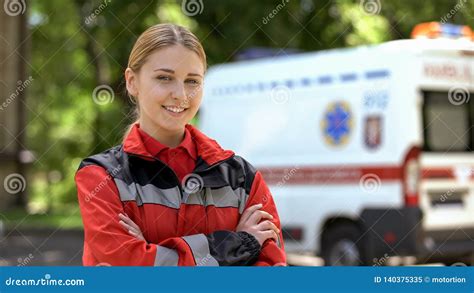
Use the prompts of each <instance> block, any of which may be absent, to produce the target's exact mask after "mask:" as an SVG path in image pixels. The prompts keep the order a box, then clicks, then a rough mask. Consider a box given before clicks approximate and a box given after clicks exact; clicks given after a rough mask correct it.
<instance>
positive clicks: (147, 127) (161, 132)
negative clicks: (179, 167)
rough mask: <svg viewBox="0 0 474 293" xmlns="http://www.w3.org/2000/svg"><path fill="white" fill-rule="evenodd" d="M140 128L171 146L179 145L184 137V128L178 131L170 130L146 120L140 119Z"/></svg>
mask: <svg viewBox="0 0 474 293" xmlns="http://www.w3.org/2000/svg"><path fill="white" fill-rule="evenodd" d="M140 128H141V129H142V130H143V131H145V132H146V133H148V135H150V136H151V137H153V138H154V139H156V140H157V141H159V142H160V143H162V144H164V145H166V146H168V147H170V148H175V147H177V146H178V145H179V144H180V143H181V142H182V141H183V139H184V128H183V129H180V130H177V131H170V130H166V129H163V128H161V127H159V126H155V125H151V124H149V123H146V122H144V121H140Z"/></svg>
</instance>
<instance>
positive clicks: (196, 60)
mask: <svg viewBox="0 0 474 293" xmlns="http://www.w3.org/2000/svg"><path fill="white" fill-rule="evenodd" d="M205 71H206V55H205V53H204V50H203V48H202V46H201V44H200V42H199V40H198V39H197V38H196V37H195V36H194V35H193V34H192V33H191V32H190V31H188V30H187V29H185V28H183V27H180V26H177V25H173V24H159V25H155V26H153V27H151V28H149V29H148V30H146V31H145V32H144V33H143V34H142V35H141V36H140V37H139V38H138V40H137V41H136V43H135V45H134V47H133V49H132V52H131V54H130V58H129V63H128V68H127V69H126V70H125V79H126V85H127V91H128V93H129V95H130V96H131V98H132V99H133V100H134V101H135V102H136V104H137V114H138V117H137V121H136V122H135V123H133V124H132V125H131V126H130V127H129V129H128V130H127V132H126V136H125V138H124V141H123V143H122V144H121V145H118V146H116V147H113V148H111V149H109V150H106V151H104V152H102V153H100V154H97V155H93V156H91V157H88V158H86V159H84V160H83V161H82V162H81V164H80V166H79V170H78V171H77V173H76V177H75V180H76V185H77V189H78V200H79V205H80V209H81V215H82V220H83V224H84V232H85V241H84V254H83V263H84V265H100V264H106V265H140V266H145V265H159V266H163V265H164V266H175V265H179V266H196V265H197V266H218V265H220V266H240V265H258V266H265V265H266V266H269V265H286V256H285V253H284V245H283V240H282V234H281V231H280V220H279V217H278V213H277V210H276V206H275V203H274V201H273V198H272V195H271V194H270V191H269V189H268V187H267V185H266V184H265V182H264V180H263V178H262V175H261V173H260V172H259V171H257V170H255V169H254V167H253V166H252V165H251V164H250V163H248V162H247V161H246V160H245V159H243V158H242V157H240V156H237V155H235V154H234V152H232V151H230V150H223V149H222V148H221V147H220V146H219V144H218V143H217V142H216V141H215V140H213V139H211V138H209V137H207V136H206V135H204V134H203V133H201V132H200V131H199V130H198V129H196V128H195V127H193V126H191V125H190V124H188V123H189V122H190V121H191V119H192V118H193V117H194V116H195V115H196V113H197V111H198V109H199V106H200V104H201V100H202V96H203V90H202V85H203V77H204V73H205Z"/></svg>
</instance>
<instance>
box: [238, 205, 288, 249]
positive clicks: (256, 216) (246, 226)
mask: <svg viewBox="0 0 474 293" xmlns="http://www.w3.org/2000/svg"><path fill="white" fill-rule="evenodd" d="M262 206H263V205H262V204H256V205H253V206H251V207H249V208H248V209H246V210H245V211H244V212H243V213H242V216H241V217H240V221H239V224H238V225H237V228H236V231H237V232H239V231H245V232H247V233H249V234H252V235H253V236H254V237H255V238H256V239H257V240H258V243H260V245H263V243H264V242H265V241H266V240H267V239H270V238H273V239H275V241H277V240H278V233H280V229H278V228H277V226H276V225H275V224H273V223H272V222H271V221H269V220H265V221H263V222H261V223H259V222H260V220H262V219H270V220H271V219H273V216H272V215H270V214H269V213H267V212H265V211H260V210H259V209H260V208H262Z"/></svg>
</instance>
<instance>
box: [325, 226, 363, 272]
mask: <svg viewBox="0 0 474 293" xmlns="http://www.w3.org/2000/svg"><path fill="white" fill-rule="evenodd" d="M359 238H360V231H359V229H358V228H357V226H355V225H353V224H339V225H336V226H333V227H329V228H328V230H326V232H325V233H324V234H323V239H322V257H323V259H324V263H325V265H326V266H359V265H363V264H364V262H363V261H362V260H363V259H364V258H363V255H362V245H361V244H362V243H361V240H360V239H359ZM358 240H359V241H358ZM357 241H358V242H357Z"/></svg>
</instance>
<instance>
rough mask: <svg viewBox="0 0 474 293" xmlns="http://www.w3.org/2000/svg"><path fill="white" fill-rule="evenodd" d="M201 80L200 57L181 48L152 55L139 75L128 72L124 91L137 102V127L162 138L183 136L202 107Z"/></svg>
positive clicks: (176, 46) (163, 49) (159, 51)
mask: <svg viewBox="0 0 474 293" xmlns="http://www.w3.org/2000/svg"><path fill="white" fill-rule="evenodd" d="M203 76H204V64H203V62H202V61H201V59H200V58H199V56H198V55H197V54H196V53H195V52H193V51H191V50H189V49H187V48H185V47H183V46H181V45H172V46H168V47H165V48H162V49H159V50H157V51H155V52H154V53H152V54H151V55H150V56H148V58H147V60H146V62H145V63H144V64H143V65H142V67H141V68H140V70H139V72H133V71H132V70H131V69H130V68H127V70H126V71H125V78H126V81H127V90H128V91H129V93H130V94H131V95H132V96H134V97H136V98H137V100H138V105H139V107H140V126H141V127H143V128H147V129H150V130H151V129H152V130H153V131H160V132H162V133H163V134H174V133H179V132H182V131H183V130H184V126H185V125H186V124H187V123H189V122H190V121H191V119H192V118H193V117H194V115H196V113H197V111H198V109H199V106H200V104H201V100H202V94H203V92H202V85H203Z"/></svg>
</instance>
